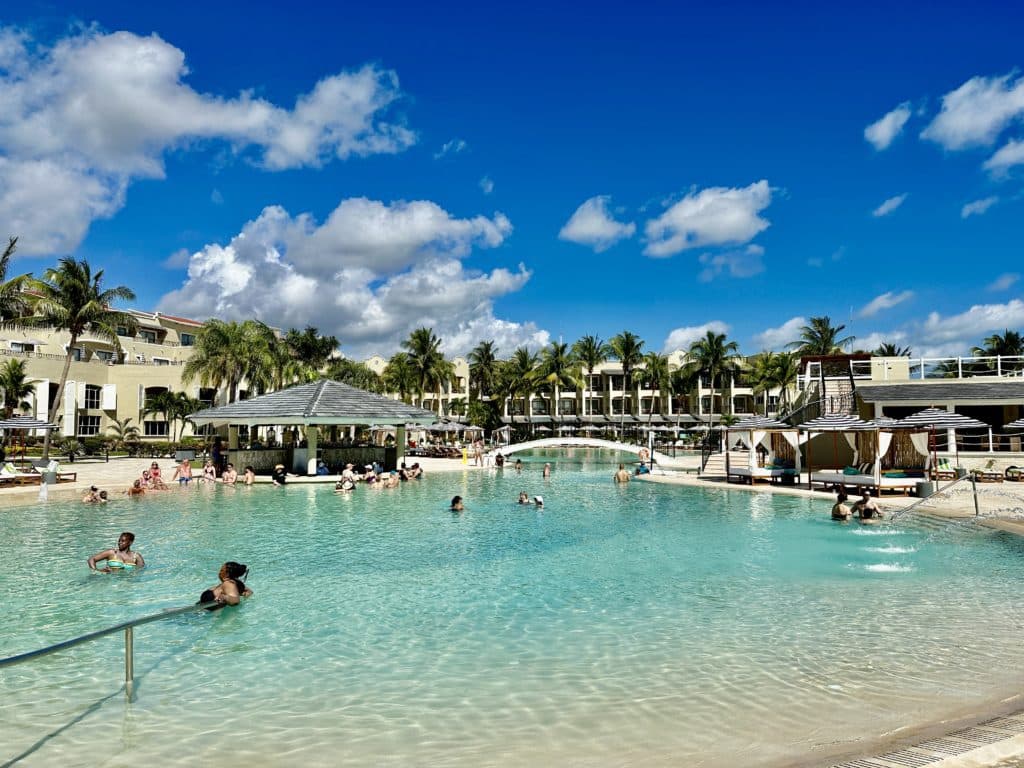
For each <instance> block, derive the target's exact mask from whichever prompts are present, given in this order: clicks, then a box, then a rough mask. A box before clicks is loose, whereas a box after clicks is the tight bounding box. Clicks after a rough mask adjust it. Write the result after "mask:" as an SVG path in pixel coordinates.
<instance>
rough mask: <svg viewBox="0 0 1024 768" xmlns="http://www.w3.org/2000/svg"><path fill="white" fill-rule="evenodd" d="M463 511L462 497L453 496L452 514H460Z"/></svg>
mask: <svg viewBox="0 0 1024 768" xmlns="http://www.w3.org/2000/svg"><path fill="white" fill-rule="evenodd" d="M463 510H465V507H464V506H463V504H462V497H461V496H453V497H452V512H462V511H463Z"/></svg>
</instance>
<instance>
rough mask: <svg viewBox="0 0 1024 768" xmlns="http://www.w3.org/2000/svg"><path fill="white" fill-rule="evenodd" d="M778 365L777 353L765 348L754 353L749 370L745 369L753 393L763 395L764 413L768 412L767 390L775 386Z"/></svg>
mask: <svg viewBox="0 0 1024 768" xmlns="http://www.w3.org/2000/svg"><path fill="white" fill-rule="evenodd" d="M778 366H779V355H777V354H776V353H774V352H771V351H767V350H766V351H764V352H761V353H760V354H757V355H754V357H753V358H752V359H751V360H750V370H748V371H747V379H748V380H749V381H750V383H751V385H753V387H752V388H753V390H754V394H755V395H762V396H763V397H764V413H765V414H767V413H768V390H770V389H771V388H772V387H774V386H776V384H775V380H776V376H777V371H778Z"/></svg>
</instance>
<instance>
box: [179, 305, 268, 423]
mask: <svg viewBox="0 0 1024 768" xmlns="http://www.w3.org/2000/svg"><path fill="white" fill-rule="evenodd" d="M268 330H269V329H268V328H267V326H265V325H264V324H263V323H260V322H258V321H256V320H246V321H245V322H242V323H238V322H235V321H230V322H229V321H224V320H217V319H210V320H208V321H207V323H206V325H204V326H203V328H202V330H200V331H199V333H198V334H197V335H196V340H195V345H194V346H193V348H192V350H193V351H192V356H191V357H190V358H189V359H188V361H187V362H186V363H185V367H184V368H183V369H182V371H181V380H182V382H184V383H185V384H188V383H190V382H191V381H193V380H195V379H199V382H200V383H201V384H202V385H203V386H204V387H213V388H214V389H221V388H226V389H227V392H228V403H233V402H235V401H236V400H237V399H238V388H239V386H240V385H241V383H242V381H243V380H245V381H248V383H249V385H250V386H251V387H252V388H253V389H254V390H256V391H262V390H264V389H266V388H268V387H269V386H270V385H271V383H272V379H273V374H272V371H273V370H274V359H275V358H274V356H273V355H272V354H271V349H270V346H269V339H268V334H267V331H268ZM271 334H272V332H271Z"/></svg>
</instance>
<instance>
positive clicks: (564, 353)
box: [534, 341, 581, 419]
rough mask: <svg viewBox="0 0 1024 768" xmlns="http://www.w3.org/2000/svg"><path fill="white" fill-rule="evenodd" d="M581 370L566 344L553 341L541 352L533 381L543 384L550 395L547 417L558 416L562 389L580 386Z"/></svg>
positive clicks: (553, 417)
mask: <svg viewBox="0 0 1024 768" xmlns="http://www.w3.org/2000/svg"><path fill="white" fill-rule="evenodd" d="M580 373H581V368H580V364H579V362H578V361H577V360H576V359H575V358H574V357H573V356H572V352H570V350H569V345H568V344H563V343H562V342H559V341H553V342H551V344H550V345H549V346H547V347H544V349H542V350H541V353H540V362H539V363H538V365H537V367H536V369H535V370H534V380H535V381H537V382H539V383H542V384H544V385H545V386H546V387H547V388H548V389H549V391H550V393H551V400H550V406H551V407H550V408H549V409H548V415H549V416H550V417H551V418H552V419H555V418H556V417H557V416H559V413H558V403H559V395H560V392H561V390H562V388H563V387H578V386H580Z"/></svg>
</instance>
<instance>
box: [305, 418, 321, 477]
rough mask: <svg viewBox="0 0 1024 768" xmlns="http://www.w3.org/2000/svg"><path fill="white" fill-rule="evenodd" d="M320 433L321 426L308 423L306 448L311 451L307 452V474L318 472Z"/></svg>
mask: <svg viewBox="0 0 1024 768" xmlns="http://www.w3.org/2000/svg"><path fill="white" fill-rule="evenodd" d="M319 435H320V428H319V427H317V426H315V425H313V424H308V425H306V450H307V451H309V452H308V453H307V454H306V474H307V475H315V474H316V442H317V437H318V436H319Z"/></svg>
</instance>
